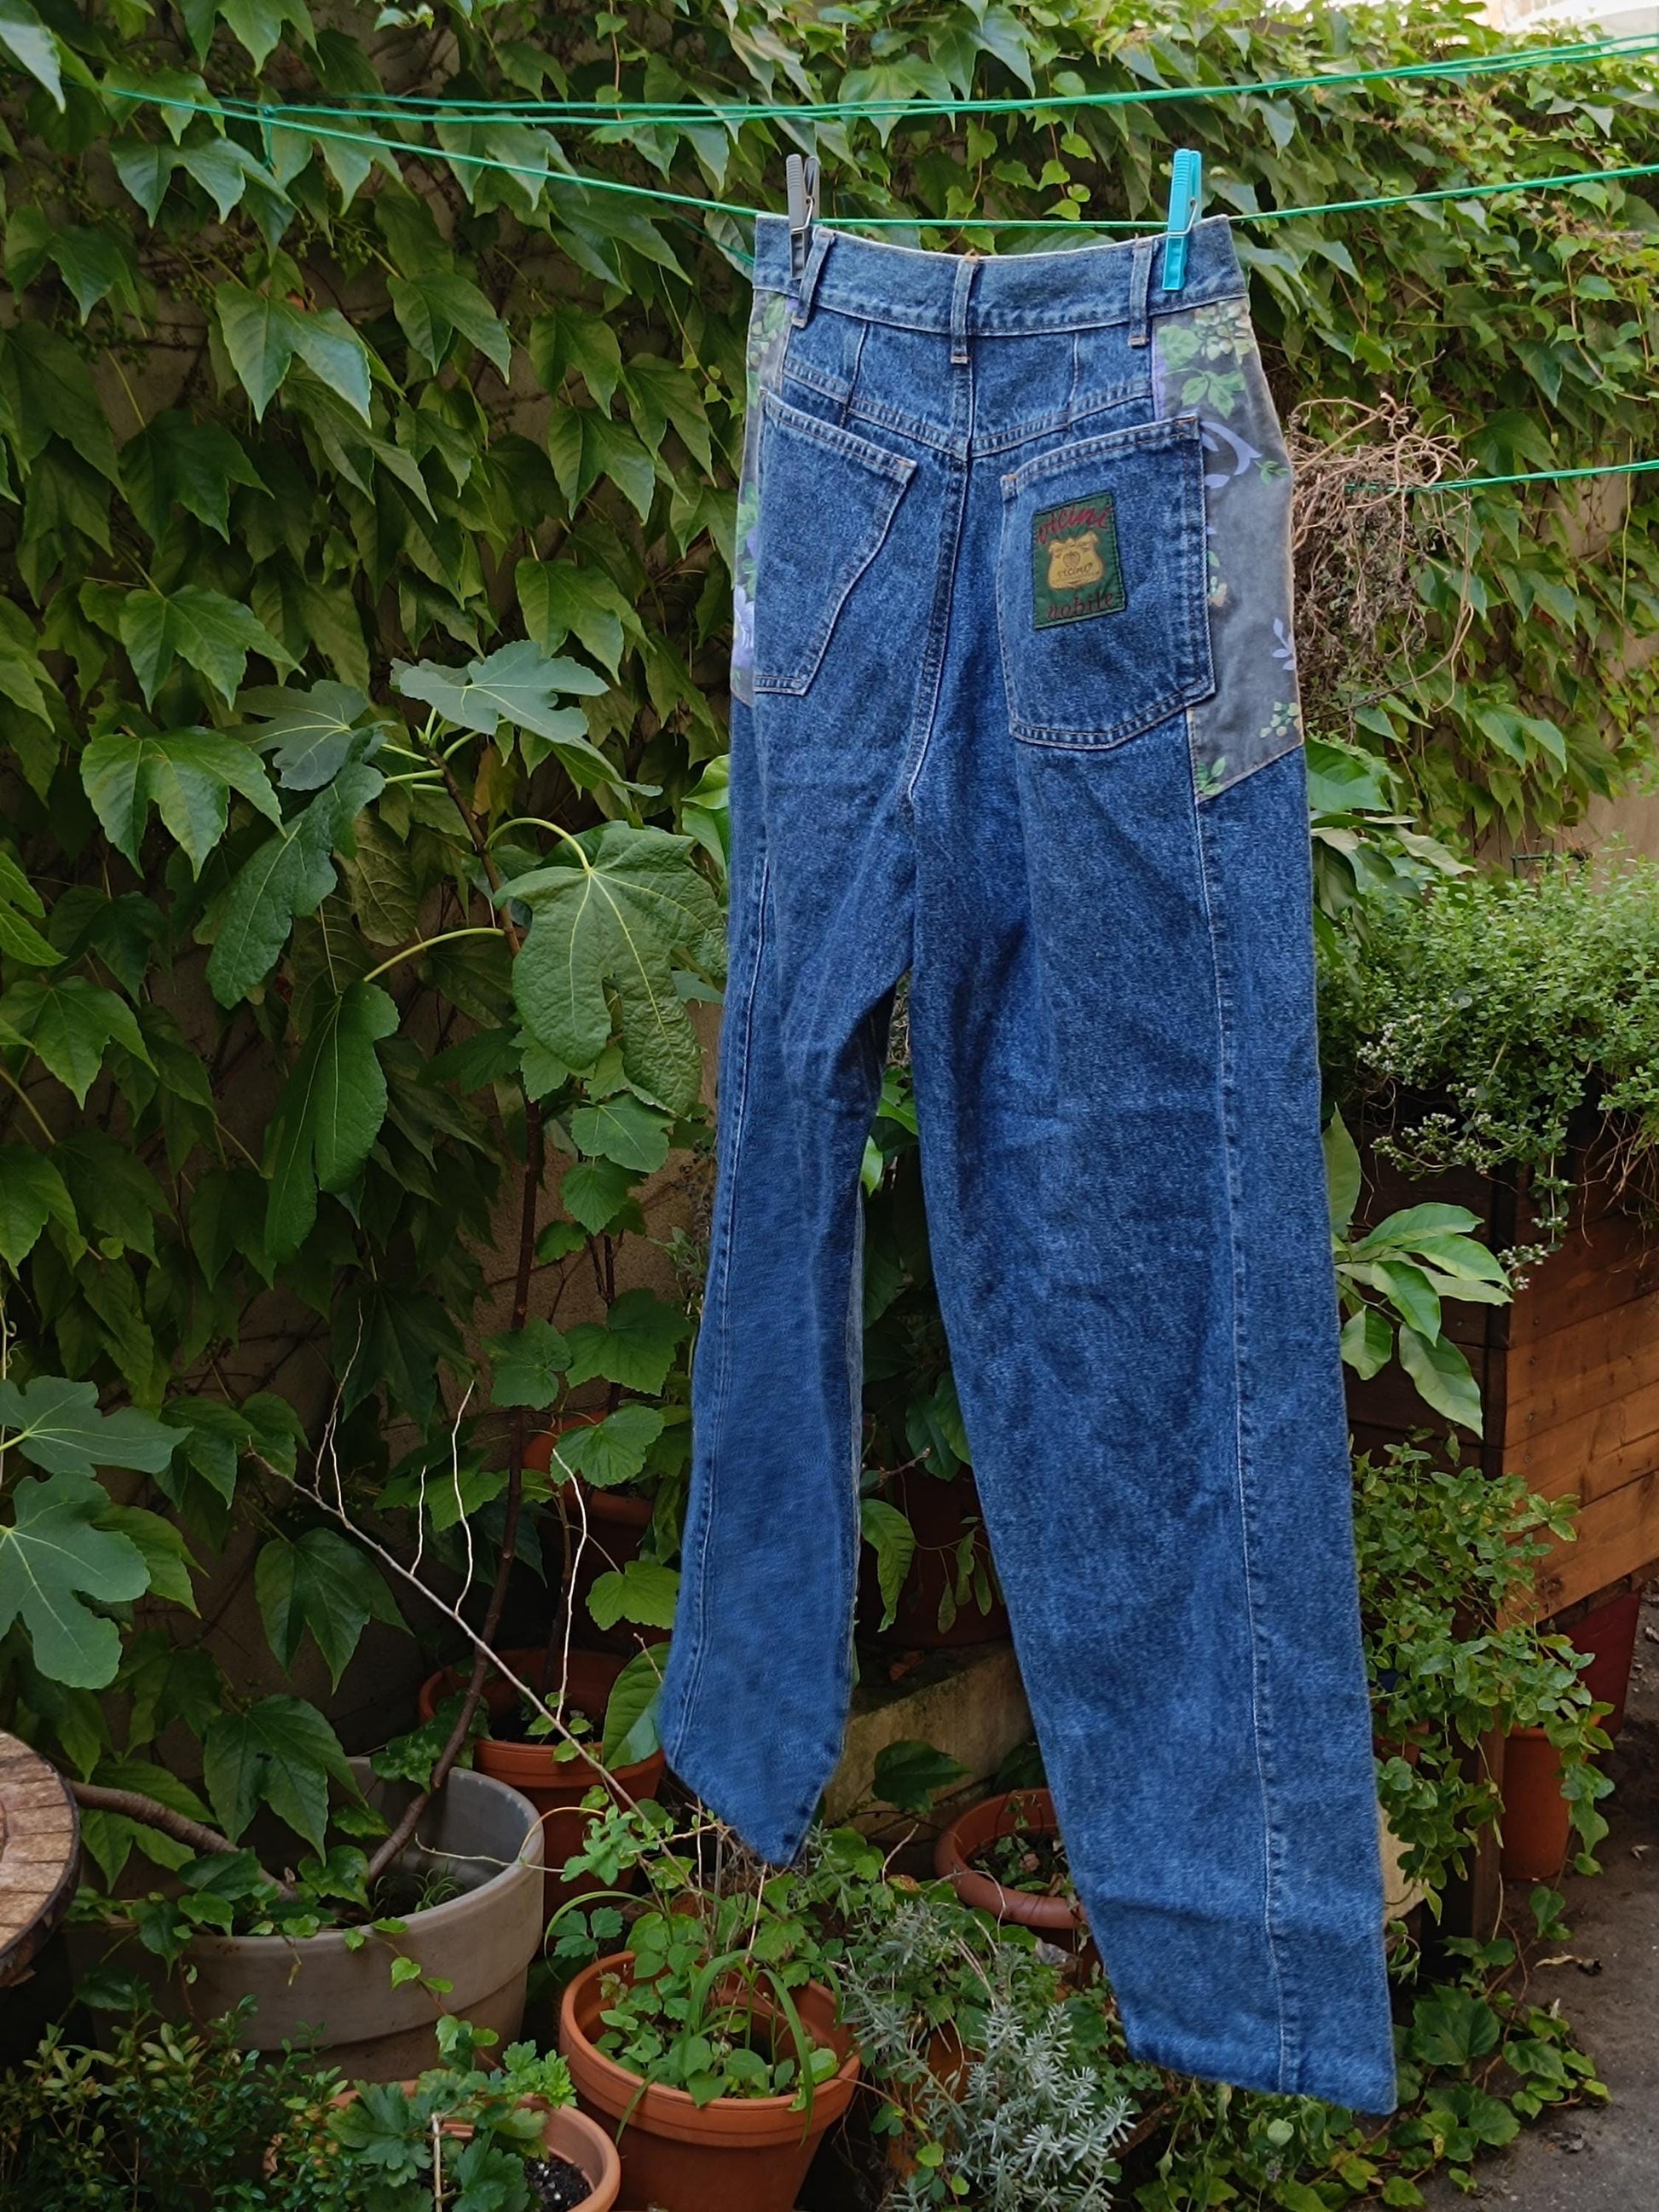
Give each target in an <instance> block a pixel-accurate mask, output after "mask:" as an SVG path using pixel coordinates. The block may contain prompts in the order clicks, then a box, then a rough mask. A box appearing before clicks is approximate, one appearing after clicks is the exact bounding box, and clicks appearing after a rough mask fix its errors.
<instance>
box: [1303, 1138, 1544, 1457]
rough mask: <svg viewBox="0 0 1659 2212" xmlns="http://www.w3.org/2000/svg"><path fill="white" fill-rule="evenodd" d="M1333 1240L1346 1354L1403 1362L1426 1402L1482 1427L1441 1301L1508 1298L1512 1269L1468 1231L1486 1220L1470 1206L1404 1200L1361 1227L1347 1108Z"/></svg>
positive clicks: (1476, 1394)
mask: <svg viewBox="0 0 1659 2212" xmlns="http://www.w3.org/2000/svg"><path fill="white" fill-rule="evenodd" d="M1325 1174H1326V1181H1327V1183H1328V1188H1329V1192H1330V1203H1331V1247H1332V1251H1333V1254H1334V1258H1335V1262H1336V1284H1337V1291H1338V1294H1339V1296H1340V1299H1341V1302H1342V1310H1343V1312H1344V1314H1345V1315H1346V1320H1345V1321H1344V1322H1343V1325H1342V1335H1341V1347H1342V1357H1343V1358H1344V1359H1345V1360H1346V1362H1347V1364H1348V1365H1349V1366H1350V1367H1352V1369H1353V1370H1354V1371H1355V1372H1356V1373H1357V1374H1358V1375H1359V1376H1364V1377H1369V1376H1373V1375H1375V1374H1376V1373H1377V1372H1378V1371H1379V1370H1381V1369H1382V1368H1384V1367H1386V1366H1387V1365H1388V1364H1389V1360H1390V1359H1391V1358H1393V1357H1394V1355H1395V1350H1396V1340H1397V1348H1398V1352H1399V1355H1400V1364H1401V1366H1402V1367H1403V1368H1404V1369H1405V1370H1406V1372H1407V1375H1409V1376H1410V1377H1411V1379H1412V1382H1413V1384H1414V1385H1415V1387H1416V1389H1417V1395H1418V1396H1419V1398H1421V1399H1422V1400H1423V1401H1424V1403H1425V1405H1428V1406H1431V1407H1433V1409H1434V1411H1435V1412H1436V1413H1443V1414H1444V1416H1445V1417H1446V1419H1448V1420H1450V1421H1455V1422H1456V1423H1457V1424H1458V1425H1459V1426H1460V1427H1462V1428H1466V1429H1470V1430H1473V1431H1474V1434H1475V1435H1476V1436H1477V1437H1478V1436H1479V1435H1480V1433H1481V1428H1482V1423H1483V1420H1484V1413H1483V1409H1482V1407H1481V1403H1480V1386H1479V1384H1478V1383H1476V1382H1475V1379H1474V1374H1473V1373H1472V1371H1471V1370H1470V1367H1469V1363H1468V1358H1467V1357H1466V1355H1465V1354H1464V1352H1462V1349H1461V1347H1460V1346H1457V1345H1456V1344H1454V1343H1453V1342H1452V1340H1450V1338H1449V1337H1448V1336H1446V1335H1445V1334H1444V1333H1443V1326H1442V1322H1443V1316H1442V1311H1441V1301H1442V1299H1443V1298H1452V1299H1457V1300H1462V1301H1463V1302H1465V1303H1470V1302H1472V1303H1474V1304H1479V1305H1507V1304H1508V1303H1509V1301H1510V1297H1511V1296H1512V1291H1511V1287H1510V1278H1509V1274H1508V1272H1507V1270H1506V1269H1505V1268H1504V1265H1503V1263H1502V1262H1501V1261H1499V1260H1498V1258H1497V1256H1496V1255H1494V1254H1493V1253H1492V1252H1489V1251H1488V1250H1487V1249H1486V1246H1485V1245H1484V1244H1482V1243H1480V1242H1479V1240H1478V1239H1477V1238H1475V1237H1472V1236H1471V1235H1470V1234H1469V1231H1471V1230H1474V1229H1478V1228H1479V1227H1480V1221H1479V1220H1478V1219H1477V1218H1476V1217H1475V1215H1474V1214H1473V1213H1471V1212H1469V1211H1468V1207H1467V1206H1403V1207H1401V1210H1400V1211H1399V1212H1395V1213H1391V1214H1389V1217H1388V1218H1387V1219H1386V1220H1384V1221H1380V1222H1379V1223H1378V1224H1377V1225H1376V1228H1375V1229H1372V1230H1370V1231H1366V1232H1364V1234H1363V1235H1358V1236H1355V1235H1354V1234H1352V1219H1353V1213H1354V1209H1355V1207H1356V1206H1358V1203H1359V1198H1360V1182H1361V1178H1360V1164H1359V1154H1358V1150H1357V1148H1356V1146H1355V1145H1354V1141H1353V1139H1352V1137H1351V1136H1350V1135H1349V1133H1348V1131H1347V1127H1346V1124H1345V1122H1344V1121H1343V1119H1342V1116H1341V1115H1340V1114H1333V1115H1332V1116H1331V1118H1330V1120H1329V1121H1328V1122H1327V1124H1326V1126H1325Z"/></svg>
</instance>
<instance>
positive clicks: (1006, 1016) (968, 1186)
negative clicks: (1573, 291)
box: [664, 218, 1394, 2112]
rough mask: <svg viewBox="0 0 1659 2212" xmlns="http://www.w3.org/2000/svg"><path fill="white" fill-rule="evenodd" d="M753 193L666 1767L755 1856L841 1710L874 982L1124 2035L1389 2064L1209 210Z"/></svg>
mask: <svg viewBox="0 0 1659 2212" xmlns="http://www.w3.org/2000/svg"><path fill="white" fill-rule="evenodd" d="M1160 255H1161V246H1159V245H1158V243H1157V242H1156V241H1153V242H1151V243H1140V244H1136V245H1133V246H1131V245H1124V246H1118V245H1113V246H1098V247H1092V248H1087V249H1081V250H1074V251H1071V252H1064V253H1044V254H1036V255H1031V256H1029V257H1025V256H1022V257H1018V258H1013V257H1010V258H1006V259H993V260H981V259H979V258H975V257H972V256H967V257H963V258H953V257H946V256H943V255H928V254H922V253H916V252H910V251H908V250H907V249H904V248H902V247H896V246H887V245H872V244H867V243H866V242H864V241H862V240H856V239H854V238H850V237H848V236H846V235H844V234H836V233H834V232H830V231H828V230H825V229H823V228H820V229H818V230H817V232H816V233H815V234H814V236H813V239H812V241H811V254H810V257H809V259H808V263H807V266H806V269H805V276H804V279H803V281H802V283H800V285H799V287H798V288H797V290H796V292H795V295H794V296H793V298H792V297H791V296H790V277H789V261H788V241H787V229H786V227H785V226H784V224H783V223H782V222H781V220H778V219H771V218H769V219H767V220H765V221H763V222H762V223H761V225H760V227H759V236H758V240H757V264H756V271H755V281H756V287H757V296H756V304H755V314H754V323H753V330H752V333H751V344H750V374H751V380H752V384H753V387H754V389H753V392H752V404H751V413H750V448H749V454H748V465H747V466H746V469H745V475H744V485H743V488H742V491H741V493H740V498H739V544H740V552H741V559H740V562H739V575H738V623H737V629H736V639H737V645H736V653H735V655H734V661H735V665H734V689H735V690H736V692H737V695H738V698H737V703H736V704H735V706H734V708H733V726H732V922H731V938H732V944H731V950H732V963H731V983H730V992H729V996H728V1000H727V1004H726V1022H725V1030H724V1036H723V1041H722V1047H721V1061H720V1172H719V1185H718V1191H717V1196H716V1201H715V1211H714V1228H713V1237H712V1251H711V1255H710V1268H709V1276H708V1293H707V1299H706V1304H705V1310H704V1317H703V1327H702V1340H701V1342H700V1344H699V1346H698V1349H697V1357H696V1383H695V1401H696V1402H695V1432H696V1453H695V1463H694V1472H693V1479H692V1486H691V1496H690V1507H689V1511H688V1518H687V1523H686V1532H685V1542H684V1586H683V1589H682V1594H681V1599H680V1612H679V1619H678V1624H677V1628H676V1633H675V1638H674V1644H673V1650H672V1656H671V1662H670V1665H669V1670H668V1678H667V1682H666V1686H665V1697H664V1736H665V1742H666V1745H667V1748H668V1753H669V1756H670V1759H671V1763H672V1765H674V1767H675V1769H676V1771H678V1773H679V1774H680V1775H681V1776H682V1777H683V1778H684V1779H685V1780H686V1781H687V1782H688V1783H689V1784H690V1785H691V1786H692V1787H693V1788H694V1789H695V1790H697V1792H698V1793H699V1794H700V1795H701V1796H702V1797H703V1798H704V1799H705V1800H706V1801H707V1802H708V1803H709V1804H710V1805H712V1806H713V1807H714V1808H716V1809H717V1810H718V1811H719V1812H720V1814H723V1815H724V1816H725V1817H726V1819H728V1820H730V1821H731V1822H732V1824H733V1825H734V1826H736V1827H737V1828H738V1830H739V1832H741V1833H742V1834H743V1835H744V1837H745V1838H747V1839H748V1841H749V1842H750V1844H752V1845H753V1846H754V1847H755V1848H756V1850H758V1851H760V1852H761V1853H763V1855H764V1856H765V1857H768V1858H769V1859H774V1860H778V1861H787V1860H788V1859H789V1858H790V1857H792V1856H793V1854H794V1853H795V1852H796V1851H797V1850H799V1846H800V1844H801V1841H802V1838H803V1836H804V1834H805V1830H806V1828H807V1826H808V1825H809V1823H810V1821H811V1817H812V1814H813V1811H814V1808H815V1807H816V1805H817V1800H818V1796H819V1794H820V1792H821V1790H822V1789H823V1784H824V1783H825V1780H826V1779H827V1778H828V1776H829V1772H830V1770H831V1768H832V1767H833V1765H834V1764H835V1761H836V1757H837V1754H838V1753H839V1751H840V1748H841V1744H842V1733H843V1729H844V1725H845V1720H846V1714H847V1706H848V1693H849V1686H850V1680H851V1623H852V1612H853V1595H854V1580H855V1565H856V1556H857V1547H858V1532H857V1520H856V1496H857V1483H858V1472H859V1464H860V1272H861V1271H860V1225H861V1218H862V1215H861V1206H860V1194H859V1167H860V1158H861V1155H862V1152H863V1148H864V1144H865V1139H866V1132H867V1131H868V1128H869V1126H870V1122H871V1119H872V1110H873V1108H874V1105H875V1102H876V1099H877V1096H878V1090H879V1085H880V1080H881V1073H882V1066H883V1060H884V1049H885V1040H886V1032H887V1024H888V1018H889V1014H890V1007H891V1004H892V998H893V993H894V989H895V987H896V984H897V982H898V981H899V980H900V978H901V977H902V976H904V975H907V974H908V976H909V978H910V985H909V1022H910V1042H911V1053H912V1059H913V1063H914V1070H915V1091H916V1103H917V1109H918V1113H919V1116H920V1126H921V1160H922V1171H923V1176H924V1182H925V1188H926V1193H927V1217H928V1223H929V1228H930V1231H931V1235H932V1239H933V1261H934V1267H935V1271H936V1274H937V1279H938V1283H939V1294H940V1297H941V1300H942V1303H943V1307H944V1313H945V1325H946V1328H947V1330H948V1332H949V1335H950V1340H951V1352H952V1359H953V1365H954V1369H955V1373H956V1377H957V1388H958V1390H959V1392H960V1395H961V1399H962V1403H963V1413H964V1415H965V1419H966V1425H967V1431H968V1437H969V1443H970V1446H971V1449H972V1454H973V1462H974V1467H975V1474H976V1476H977V1480H978V1484H979V1489H980V1493H981V1498H982V1499H983V1502H984V1510H985V1516H986V1522H987V1528H988V1530H989V1534H990V1537H991V1541H992V1547H993V1550H994V1554H995V1558H996V1563H997V1568H998V1571H999V1574H1000V1578H1001V1582H1002V1586H1003V1589H1004V1591H1005V1593H1006V1597H1007V1601H1008V1609H1009V1613H1010V1616H1011V1618H1012V1623H1013V1631H1014V1637H1015V1642H1016V1644H1017V1647H1018V1656H1019V1662H1020V1667H1021V1669H1022V1672H1023V1674H1024V1680H1025V1684H1026V1687H1027V1689H1028V1691H1029V1692H1030V1701H1031V1708H1032V1711H1033V1714H1034V1716H1035V1718H1036V1727H1037V1733H1038V1735H1039V1737H1040V1739H1041V1742H1042V1752H1043V1756H1044V1759H1045V1761H1046V1763H1047V1766H1048V1776H1049V1779H1050V1781H1051V1784H1052V1785H1053V1788H1054V1796H1055V1800H1056V1802H1057V1804H1058V1807H1059V1811H1060V1820H1061V1824H1062V1826H1063V1828H1064V1831H1065V1835H1066V1844H1067V1846H1068V1849H1069V1852H1070V1856H1071V1863H1072V1868H1073V1874H1074V1875H1075V1878H1076V1881H1077V1885H1078V1888H1079V1893H1080V1894H1081V1897H1082V1899H1083V1902H1084V1905H1085V1908H1086V1910H1087V1912H1088V1916H1089V1921H1090V1924H1091V1928H1092V1929H1093V1930H1094V1932H1095V1934H1096V1936H1097V1939H1098V1942H1099V1944H1100V1948H1101V1950H1102V1952H1103V1955H1104V1958H1105V1960H1106V1963H1107V1966H1108V1970H1109V1973H1110V1976H1111V1979H1112V1983H1113V1986H1114V1988H1115V1990H1116V1992H1117V1996H1118V1998H1119V2000H1120V2002H1121V2008H1122V2012H1123V2017H1124V2021H1125V2024H1126V2027H1127V2032H1128V2035H1129V2040H1130V2045H1131V2047H1132V2049H1133V2051H1135V2052H1136V2054H1137V2055H1138V2056H1139V2057H1145V2058H1148V2059H1152V2060H1155V2061H1157V2062H1158V2063H1163V2064H1164V2065H1167V2066H1170V2067H1172V2068H1175V2069H1179V2070H1182V2071H1184V2072H1189V2073H1193V2074H1198V2075H1207V2076H1212V2077H1217V2078H1219V2079H1222V2080H1225V2081H1233V2082H1237V2083H1239V2084H1242V2085H1245V2086H1248V2087H1255V2088H1261V2089H1269V2090H1285V2091H1294V2092H1300V2093H1306V2094H1310V2095H1313V2096H1318V2097H1323V2098H1328V2099H1329V2100H1333V2101H1334V2102H1336V2103H1339V2104H1343V2105H1347V2106H1357V2107H1358V2108H1360V2109H1362V2110H1365V2111H1370V2112H1382V2111H1385V2110H1387V2109H1389V2108H1390V2107H1391V2106H1392V2104H1393V2101H1394V2063H1393V2057H1392V2044H1391V2037H1390V2033H1389V2008H1388V1999H1387V1987H1386V1981H1385V1977H1384V1971H1383V1889H1382V1880H1381V1872H1380V1867H1379V1862H1378V1850H1377V1812H1376V1785H1375V1778H1374V1770H1373V1765H1372V1757H1371V1747H1370V1717H1369V1711H1368V1706H1367V1700H1366V1695H1365V1687H1364V1673H1363V1668H1362V1663H1361V1655H1360V1644H1359V1629H1358V1607H1357V1603H1356V1595H1355V1582H1354V1565H1353V1541H1352V1525H1351V1518H1350V1503H1349V1478H1348V1460H1347V1449H1346V1429H1345V1422H1344V1416H1343V1405H1342V1391H1341V1383H1340V1367H1339V1364H1338V1357H1337V1349H1336V1305H1335V1294H1334V1285H1333V1281H1332V1276H1331V1266H1330V1259H1329V1237H1328V1223H1327V1217H1326V1204H1325V1194H1324V1179H1323V1174H1322V1164H1321V1157H1320V1149H1319V1141H1318V1091H1317V1069H1316V1054H1315V1038H1314V1019H1313V975H1312V958H1311V930H1310V910H1311V892H1310V868H1309V848H1308V821H1307V805H1306V794H1305V787H1304V770H1303V764H1302V757H1301V752H1300V750H1299V746H1300V735H1301V732H1300V725H1299V721H1298V719H1297V704H1296V689H1295V673H1294V664H1293V658H1292V653H1291V629H1290V613H1291V606H1290V571H1289V556H1288V529H1287V521H1288V508H1289V493H1290V481H1289V471H1288V467H1287V465H1286V462H1285V452H1284V447H1283V444H1282V441H1281V440H1280V437H1279V429H1278V426H1277V424H1276V422H1275V421H1274V419H1273V409H1272V406H1271V404H1270V402H1269V399H1268V397H1267V390H1266V386H1265V385H1264V383H1263V381H1262V377H1261V367H1260V363H1259V362H1258V360H1257V358H1256V353H1255V344H1254V342H1253V340H1252V338H1251V336H1250V331H1249V319H1248V315H1247V313H1246V310H1245V307H1244V287H1243V280H1242V279H1241V277H1240V275H1239V272H1238V269H1237V263H1236V261H1235V259H1234V257H1233V252H1232V247H1231V239H1230V235H1229V233H1228V230H1227V228H1226V225H1225V223H1222V222H1209V223H1204V224H1200V226H1199V227H1198V228H1197V229H1196V230H1195V231H1194V234H1193V237H1192V241H1191V249H1190V260H1189V273H1188V280H1187V283H1186V287H1185V289H1184V290H1183V291H1182V292H1181V293H1180V294H1178V295H1173V296H1171V297H1169V298H1166V297H1165V295H1164V294H1163V293H1162V291H1161V289H1159V277H1160V275H1161V261H1160Z"/></svg>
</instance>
